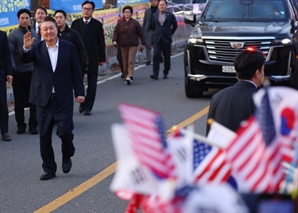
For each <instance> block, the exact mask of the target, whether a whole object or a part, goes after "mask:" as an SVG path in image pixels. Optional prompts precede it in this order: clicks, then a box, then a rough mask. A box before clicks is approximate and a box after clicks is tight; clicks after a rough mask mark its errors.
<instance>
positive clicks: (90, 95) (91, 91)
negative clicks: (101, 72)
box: [81, 74, 97, 111]
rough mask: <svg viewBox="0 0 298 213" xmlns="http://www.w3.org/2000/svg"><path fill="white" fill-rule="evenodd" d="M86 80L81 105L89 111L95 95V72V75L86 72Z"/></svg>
mask: <svg viewBox="0 0 298 213" xmlns="http://www.w3.org/2000/svg"><path fill="white" fill-rule="evenodd" d="M83 78H84V76H83ZM87 82H88V88H87V94H86V98H85V102H84V103H83V104H81V107H83V108H84V109H85V110H89V111H91V110H92V108H93V104H94V101H95V96H96V89H97V74H95V75H93V74H87Z"/></svg>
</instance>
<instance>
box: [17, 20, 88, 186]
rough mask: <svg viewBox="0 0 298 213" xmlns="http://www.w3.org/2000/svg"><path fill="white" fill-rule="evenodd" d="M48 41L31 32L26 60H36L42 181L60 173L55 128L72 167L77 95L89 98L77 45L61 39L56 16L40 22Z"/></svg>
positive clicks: (33, 95) (34, 96) (34, 98)
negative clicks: (57, 162)
mask: <svg viewBox="0 0 298 213" xmlns="http://www.w3.org/2000/svg"><path fill="white" fill-rule="evenodd" d="M40 31H41V35H42V36H43V38H44V41H41V42H37V43H35V44H33V41H34V38H31V32H27V33H26V34H25V35H24V47H23V52H22V53H21V55H20V59H21V61H22V62H23V63H29V62H34V67H35V69H34V71H33V74H32V83H31V88H30V96H29V102H30V103H32V104H35V105H36V106H37V118H38V124H39V132H40V152H41V158H42V161H43V162H42V168H43V170H44V172H45V173H44V174H42V175H41V176H40V180H48V179H51V178H54V177H55V176H56V170H57V164H56V162H55V158H54V151H53V147H52V131H53V128H54V125H56V126H57V131H56V134H57V135H58V136H59V137H60V139H61V142H62V170H63V172H64V173H68V172H69V171H70V169H71V167H72V161H71V157H72V156H73V155H74V153H75V147H74V145H73V138H74V135H73V133H72V131H73V128H74V125H73V119H72V118H73V99H74V98H73V96H75V100H76V102H78V103H82V102H84V100H85V97H84V85H83V81H82V71H81V67H80V64H79V57H78V54H77V51H76V48H75V46H74V45H73V44H72V43H70V42H68V41H63V40H61V39H58V38H57V34H58V27H57V25H56V22H55V19H53V18H52V17H46V18H45V19H44V21H43V22H42V24H41V25H40Z"/></svg>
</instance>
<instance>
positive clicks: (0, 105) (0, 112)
mask: <svg viewBox="0 0 298 213" xmlns="http://www.w3.org/2000/svg"><path fill="white" fill-rule="evenodd" d="M0 91H1V93H0V129H1V135H3V134H4V133H8V108H7V91H6V82H1V83H0Z"/></svg>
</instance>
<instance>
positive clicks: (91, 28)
mask: <svg viewBox="0 0 298 213" xmlns="http://www.w3.org/2000/svg"><path fill="white" fill-rule="evenodd" d="M94 8H95V4H94V2H93V1H84V2H83V3H82V15H83V17H82V18H79V19H77V20H75V21H74V22H73V23H72V25H71V28H72V29H74V30H76V31H77V32H78V33H79V34H80V36H81V37H82V39H83V42H84V44H85V48H86V51H87V54H88V58H89V65H88V71H85V72H84V73H86V74H87V78H88V89H87V95H86V101H85V102H84V104H81V105H80V108H79V112H80V113H82V112H84V114H85V115H91V113H90V112H91V110H92V108H93V104H94V100H95V95H96V88H97V76H98V65H99V66H103V64H104V62H105V57H106V56H105V41H104V34H103V28H102V24H101V23H100V22H99V21H97V20H96V19H94V18H92V14H93V12H94Z"/></svg>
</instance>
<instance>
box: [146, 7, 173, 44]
mask: <svg viewBox="0 0 298 213" xmlns="http://www.w3.org/2000/svg"><path fill="white" fill-rule="evenodd" d="M158 15H159V11H157V12H156V13H154V15H153V17H152V18H153V22H152V25H153V29H154V35H153V43H158V42H159V41H160V39H163V41H164V42H165V43H172V35H173V34H174V33H175V31H176V29H177V21H176V17H175V16H174V15H173V14H172V13H169V12H166V20H165V22H164V24H163V26H161V25H160V23H159V21H158Z"/></svg>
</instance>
